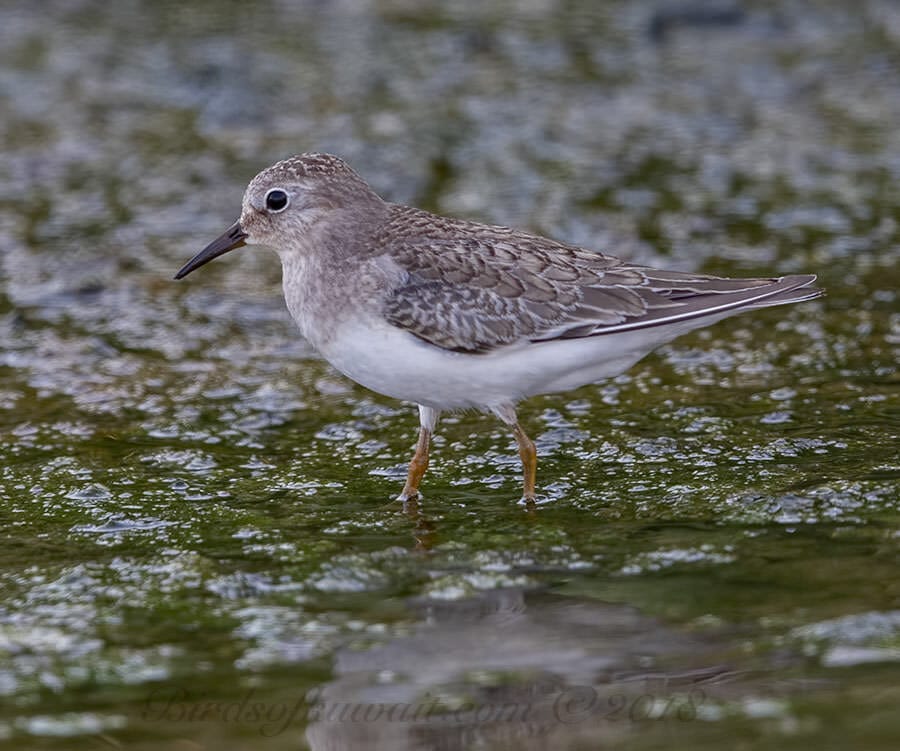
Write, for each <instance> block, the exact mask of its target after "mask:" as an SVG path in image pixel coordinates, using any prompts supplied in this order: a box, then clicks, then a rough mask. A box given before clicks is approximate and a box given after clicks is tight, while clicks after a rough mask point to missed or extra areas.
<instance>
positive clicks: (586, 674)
mask: <svg viewBox="0 0 900 751" xmlns="http://www.w3.org/2000/svg"><path fill="white" fill-rule="evenodd" d="M898 77H900V5H898V4H897V3H895V2H890V1H889V0H863V1H861V2H856V3H845V2H840V1H838V0H833V1H829V0H821V1H820V2H815V3H807V2H800V1H799V0H797V1H796V2H792V1H791V0H782V1H777V2H776V1H775V0H772V1H771V2H764V1H762V0H761V1H760V2H750V1H749V0H748V1H746V2H741V1H740V0H733V1H728V0H723V2H716V1H712V0H711V1H709V2H704V1H702V0H696V1H693V0H665V1H663V0H659V1H656V0H643V1H641V0H636V1H632V2H625V1H624V0H623V1H621V2H612V1H610V2H602V3H599V2H589V1H588V0H566V1H565V2H551V1H550V0H525V1H523V2H505V1H504V0H490V1H486V0H481V1H480V2H468V1H465V2H428V1H426V2H413V1H412V0H357V1H352V2H351V0H333V1H331V2H326V1H325V0H318V1H313V0H309V1H307V2H290V1H288V0H280V1H279V0H270V1H268V2H253V3H250V2H241V3H238V2H230V1H224V2H223V1H222V0H219V1H218V2H205V1H198V2H191V3H181V2H177V3H176V2H153V3H151V2H138V1H137V0H131V1H128V0H125V1H123V2H117V3H112V4H111V3H101V2H92V1H90V0H84V1H81V0H46V1H45V2H41V3H34V2H20V1H19V0H4V2H3V4H2V7H0V135H2V143H3V153H2V159H0V260H2V263H0V529H2V532H0V534H2V540H3V542H2V545H0V696H2V697H3V701H2V707H0V745H2V746H4V747H5V746H7V745H8V747H9V748H17V749H22V748H53V749H98V748H128V749H161V748H165V749H199V748H217V749H239V748H254V749H273V751H276V750H278V749H287V748H291V749H296V748H312V749H326V748H327V749H355V748H360V749H362V748H367V749H372V748H385V749H387V748H390V749H431V748H441V749H469V748H491V749H494V748H497V749H501V748H516V749H520V750H521V749H531V748H534V749H539V748H549V747H553V748H560V749H562V748H567V749H569V748H570V749H588V748H590V749H596V748H599V747H600V746H604V747H616V748H624V749H649V748H663V747H665V748H667V749H673V748H691V749H707V748H708V749H719V748H722V747H723V746H725V745H726V744H727V746H728V747H735V748H742V749H764V748H778V749H793V748H797V749H801V748H802V749H806V748H810V747H812V746H813V745H815V746H816V747H818V748H821V749H829V748H835V749H837V748H847V747H849V746H854V747H865V748H867V749H894V748H896V747H897V744H898V742H900V716H898V714H897V711H896V710H897V706H898V701H900V694H898V688H897V687H898V685H900V680H898V679H900V666H898V664H897V662H898V660H900V602H898V599H900V563H898V557H897V540H898V524H897V523H898V508H900V492H898V488H900V482H898V480H900V466H898V426H900V410H898V378H897V362H898V351H900V305H898V301H897V287H898V282H900V270H898V269H900V240H898V238H900V229H898V220H900V194H898V191H897V187H896V186H897V184H898V179H900V128H898V127H897V123H898V122H900V87H898V85H897V81H898ZM313 150H314V151H330V152H333V153H336V154H338V155H340V156H342V157H344V158H345V159H347V160H348V161H349V162H350V163H351V165H353V166H354V167H355V168H356V169H357V170H358V171H359V172H360V173H361V174H362V175H363V176H364V177H365V178H366V179H367V180H368V181H369V182H370V183H371V184H372V185H373V186H374V187H375V188H376V190H378V191H379V192H380V193H381V194H382V195H383V196H384V197H385V198H387V199H389V200H393V201H398V202H408V203H412V204H415V205H417V206H420V207H423V208H426V209H430V210H433V211H437V212H441V213H447V214H451V215H454V216H460V217H466V218H470V219H475V220H480V221H486V222H491V223H499V224H505V225H511V226H515V227H520V228H524V229H529V230H532V231H536V232H539V233H541V234H546V235H550V236H552V237H554V238H557V239H560V240H563V241H566V242H570V243H575V244H580V245H583V246H585V247H588V248H592V249H597V250H601V251H606V252H610V253H613V254H615V255H618V256H621V257H625V258H629V259H632V260H638V261H641V262H646V263H652V264H655V265H661V266H668V267H672V268H678V269H696V270H702V271H704V272H708V273H716V274H725V275H768V274H785V273H796V272H816V273H818V274H819V275H820V281H821V283H822V285H823V286H824V287H826V288H827V290H828V296H827V297H825V298H823V299H821V300H818V301H816V302H814V303H809V304H804V305H799V306H792V307H790V308H778V309H774V310H767V311H761V312H758V313H754V314H751V315H745V316H741V317H738V318H733V319H730V320H728V321H726V322H724V323H721V324H718V325H717V326H714V327H712V328H710V329H708V330H705V331H701V332H697V333H694V334H692V335H690V336H688V337H685V338H683V339H680V340H677V341H676V342H674V343H673V344H672V345H670V346H667V347H665V348H663V349H661V350H660V351H659V352H657V353H656V354H653V355H651V356H649V357H648V358H646V359H645V360H644V361H642V362H641V363H639V364H638V365H637V366H636V367H635V368H634V369H632V371H630V373H628V374H627V375H625V376H622V377H620V378H617V379H615V381H614V382H609V383H602V384H597V385H595V386H588V387H585V388H583V389H579V390H578V391H575V392H571V393H569V394H563V395H558V396H552V397H541V398H536V399H532V400H530V401H529V402H527V403H526V404H525V405H523V407H522V410H521V412H520V414H521V415H522V418H523V422H524V424H525V425H526V427H527V429H528V430H529V432H530V433H531V434H532V435H533V436H534V437H535V439H536V441H537V444H538V452H539V457H540V462H539V464H540V468H539V478H538V482H539V487H540V489H541V490H542V492H543V501H544V503H543V504H542V505H540V506H539V507H538V508H537V509H536V510H534V511H532V512H526V511H525V510H523V509H522V508H521V507H520V506H517V504H516V499H517V498H518V483H519V466H518V458H517V457H516V454H515V450H514V445H513V442H512V439H511V437H510V436H509V435H508V433H507V432H506V431H505V430H504V429H503V428H502V426H500V425H499V424H498V423H497V422H496V421H495V420H494V419H493V418H490V417H485V416H480V415H474V414H464V415H458V416H450V417H448V419H446V420H445V421H443V422H442V426H441V428H440V431H439V436H438V438H437V441H436V445H435V450H434V454H433V462H432V466H431V468H430V470H429V474H428V476H427V477H426V480H425V484H424V486H423V489H424V493H425V501H424V503H422V504H420V505H419V506H416V507H410V508H407V509H403V508H401V507H400V506H399V505H397V504H392V503H391V498H392V497H393V496H394V495H395V494H396V493H397V491H398V490H399V487H400V486H401V485H402V480H403V476H404V473H405V464H406V462H407V461H408V458H409V454H410V450H411V447H412V444H413V442H414V439H415V433H416V428H417V420H416V415H415V410H414V408H413V407H412V405H404V404H399V403H397V402H394V401H392V400H389V399H386V398H382V397H380V396H378V395H375V394H372V393H370V392H367V391H365V390H364V389H362V388H360V387H357V386H356V385H355V384H352V383H350V382H349V381H347V380H345V379H343V378H342V377H340V376H339V375H338V374H337V373H335V372H334V371H332V370H331V369H330V368H329V367H328V366H327V365H326V364H325V363H323V362H322V361H321V360H319V359H318V358H317V357H316V356H315V354H314V353H313V352H311V351H310V350H309V348H308V347H307V345H306V344H305V343H304V342H303V341H302V340H301V339H300V338H299V336H298V335H297V333H296V332H295V330H294V328H293V325H292V324H291V322H290V320H289V318H288V315H287V313H286V311H285V309H284V304H283V301H282V298H281V290H280V268H279V264H278V261H277V258H276V257H275V256H274V255H273V254H271V253H269V252H267V251H264V250H246V251H242V252H239V253H234V254H231V255H229V256H228V257H227V258H225V259H222V260H220V261H217V262H216V263H214V264H211V265H210V266H208V267H206V268H204V269H203V271H202V272H199V273H197V274H195V275H193V276H191V277H190V278H189V279H187V280H185V281H182V282H179V283H175V282H174V281H172V275H173V273H174V272H175V271H176V270H177V269H178V268H179V266H180V265H181V264H182V263H183V262H184V261H186V260H187V259H188V258H190V257H191V256H192V255H193V254H194V253H195V252H196V251H198V250H199V249H200V248H202V247H203V246H204V245H205V244H206V243H207V242H208V241H210V240H211V239H213V238H214V237H216V236H217V235H218V234H219V233H220V232H221V231H223V230H224V229H225V228H226V227H227V226H228V225H230V224H231V223H232V222H233V221H234V220H235V219H236V218H237V216H238V213H239V209H240V201H241V196H242V193H243V190H244V187H245V186H246V184H247V182H248V181H249V180H250V178H252V177H253V175H255V174H256V173H257V172H258V171H259V170H260V169H262V168H263V167H265V166H267V165H269V164H270V163H272V162H274V161H275V160H277V159H280V158H283V157H285V156H288V155H290V154H293V153H298V152H302V151H313ZM379 708H380V709H379ZM404 708H405V709H406V710H407V711H406V712H405V713H404V711H403V710H404ZM389 710H393V711H389Z"/></svg>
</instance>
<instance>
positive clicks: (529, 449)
mask: <svg viewBox="0 0 900 751" xmlns="http://www.w3.org/2000/svg"><path fill="white" fill-rule="evenodd" d="M513 435H514V436H515V437H516V443H517V444H518V445H519V458H520V459H521V460H522V477H523V482H522V500H523V501H526V502H529V503H533V502H534V479H535V476H536V475H537V451H536V450H535V448H534V441H532V440H531V439H530V438H529V437H528V436H527V435H525V431H524V430H522V426H521V425H519V423H516V424H515V425H513Z"/></svg>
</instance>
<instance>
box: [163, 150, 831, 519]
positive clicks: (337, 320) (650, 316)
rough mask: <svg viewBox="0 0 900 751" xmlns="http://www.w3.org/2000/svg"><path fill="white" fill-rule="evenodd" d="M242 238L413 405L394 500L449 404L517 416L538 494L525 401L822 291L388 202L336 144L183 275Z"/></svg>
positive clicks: (322, 345)
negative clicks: (659, 262) (415, 427)
mask: <svg viewBox="0 0 900 751" xmlns="http://www.w3.org/2000/svg"><path fill="white" fill-rule="evenodd" d="M245 245H262V246H267V247H269V248H270V249H272V250H274V251H275V252H276V253H277V254H278V256H279V257H280V259H281V265H282V283H283V289H284V299H285V303H286V305H287V309H288V311H289V312H290V314H291V317H292V318H293V320H294V322H295V323H296V324H297V326H298V328H299V330H300V333H301V334H302V335H303V336H304V337H305V338H306V339H307V340H308V341H309V342H310V343H311V344H312V346H313V347H314V348H315V349H316V350H318V352H319V353H320V354H321V355H322V356H323V357H324V358H325V360H327V361H328V362H329V363H330V364H331V365H332V366H333V367H334V368H336V369H337V370H338V371H340V372H341V373H343V374H344V375H345V376H347V377H348V378H350V379H352V380H353V381H356V382H357V383H359V384H361V385H362V386H364V387H366V388H368V389H370V390H372V391H375V392H377V393H379V394H383V395H386V396H388V397H393V398H396V399H400V400H403V401H407V402H414V403H415V404H416V405H418V410H419V434H418V440H417V442H416V446H415V452H414V454H413V458H412V460H411V461H410V463H409V467H408V471H407V478H406V482H405V484H404V486H403V489H402V491H401V492H400V494H399V496H397V499H398V500H400V501H404V502H406V501H410V500H415V499H417V498H418V497H419V494H420V490H419V488H420V484H421V481H422V478H423V476H424V474H425V470H426V468H427V467H428V460H429V448H430V443H431V438H432V436H433V434H434V431H435V428H436V426H437V423H438V419H439V416H440V414H441V413H442V412H445V411H457V410H467V409H473V408H474V409H477V410H480V411H483V412H491V413H493V414H494V415H496V416H497V417H498V418H499V419H500V420H501V421H502V422H503V423H504V424H505V425H506V426H508V428H509V429H510V430H511V431H512V434H513V436H514V438H515V441H516V444H517V447H518V453H519V457H520V459H521V464H522V501H523V502H524V503H526V504H530V503H534V502H535V501H536V498H537V496H536V490H535V478H536V470H537V453H536V450H535V445H534V442H533V441H532V440H531V439H530V438H529V436H528V435H527V433H526V432H525V430H524V429H523V428H522V426H521V425H520V423H519V420H518V417H517V413H516V406H517V404H518V403H519V402H520V401H521V400H523V399H525V398H527V397H530V396H534V395H537V394H549V393H556V392H564V391H568V390H570V389H574V388H577V387H580V386H583V385H586V384H590V383H595V382H598V381H602V380H604V379H607V378H611V377H614V376H617V375H620V374H621V373H623V372H625V371H626V370H628V369H629V368H631V367H632V366H633V365H634V364H635V363H636V362H637V361H638V360H640V359H641V358H642V357H644V356H645V355H646V354H647V353H649V352H651V351H652V350H653V349H655V348H656V347H658V346H660V345H662V344H664V343H666V342H669V341H671V340H672V339H674V338H676V337H678V336H681V335H682V334H684V333H686V332H688V331H691V330H692V329H696V328H699V327H702V326H707V325H710V324H712V323H715V322H717V321H720V320H722V319H723V318H727V317H728V316H731V315H734V314H736V313H740V312H743V311H747V310H756V309H759V308H764V307H768V306H772V305H782V304H786V303H795V302H803V301H806V300H812V299H814V298H816V297H818V296H819V295H821V294H822V293H823V290H821V289H820V288H817V287H815V286H813V283H814V282H815V280H816V276H815V275H814V274H792V275H789V276H780V277H768V278H724V277H717V276H709V275H706V274H700V273H692V272H684V271H667V270H663V269H657V268H651V267H649V266H645V265H641V264H639V263H632V262H629V261H627V260H622V259H619V258H616V257H614V256H612V255H607V254H605V253H601V252H597V251H594V250H588V249H586V248H582V247H578V246H575V245H570V244H566V243H564V242H558V241H556V240H552V239H549V238H546V237H541V236H539V235H536V234H532V233H529V232H525V231H520V230H517V229H512V228H509V227H503V226H493V225H487V224H480V223H477V222H472V221H467V220H464V219H456V218H450V217H446V216H441V215H437V214H434V213H431V212H428V211H425V210H423V209H418V208H414V207H411V206H406V205H402V204H397V203H392V202H389V201H386V200H384V199H383V198H382V197H381V196H379V195H378V194H377V193H376V192H375V191H374V190H373V189H372V188H371V187H370V186H369V184H368V183H367V182H366V181H365V180H364V179H363V178H362V177H361V176H360V175H359V174H358V173H357V172H356V171H354V170H353V169H352V168H351V167H350V166H349V165H348V164H347V163H346V162H345V161H344V160H342V159H341V158H339V157H337V156H334V155H332V154H325V153H303V154H298V155H295V156H291V157H289V158H287V159H284V160H282V161H279V162H277V163H276V164H273V165H272V166H270V167H267V168H266V169H264V170H262V171H261V172H260V173H259V174H258V175H256V177H254V178H253V179H252V180H251V181H250V183H249V185H248V186H247V189H246V191H245V193H244V197H243V202H242V206H241V213H240V218H239V219H238V221H236V222H235V223H234V224H233V225H231V227H229V228H228V229H227V230H226V231H225V232H224V233H223V234H222V235H221V236H219V237H218V238H217V239H215V240H213V241H212V242H211V243H210V244H209V245H207V246H206V247H205V248H204V249H203V250H201V251H200V252H199V253H197V254H196V255H195V256H194V257H193V258H191V259H190V260H189V261H188V262H187V263H186V264H185V265H184V266H183V267H182V268H181V269H180V270H179V271H178V273H177V274H176V275H175V279H182V278H184V277H185V276H187V275H188V274H190V273H191V272H193V271H195V270H196V269H198V268H200V267H201V266H203V265H204V264H206V263H208V262H209V261H211V260H213V259H214V258H217V257H219V256H221V255H223V254H225V253H229V252H231V251H233V250H235V249H237V248H240V247H242V246H245Z"/></svg>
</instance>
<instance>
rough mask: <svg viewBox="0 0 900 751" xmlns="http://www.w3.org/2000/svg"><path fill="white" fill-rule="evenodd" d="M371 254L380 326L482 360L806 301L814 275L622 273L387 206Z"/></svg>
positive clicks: (508, 233)
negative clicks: (505, 350)
mask: <svg viewBox="0 0 900 751" xmlns="http://www.w3.org/2000/svg"><path fill="white" fill-rule="evenodd" d="M373 244H374V247H373V251H374V252H375V253H382V254H384V255H387V256H389V258H390V260H391V261H392V262H393V263H394V264H396V265H397V266H399V268H400V270H401V274H400V281H399V282H398V284H397V285H396V286H395V287H394V289H393V290H392V292H391V294H390V296H389V298H388V300H387V302H386V304H385V309H384V315H385V317H386V318H387V320H388V321H389V322H390V323H391V324H393V325H395V326H399V327H401V328H403V329H406V330H408V331H410V332H411V333H412V334H414V335H416V336H418V337H419V338H421V339H424V340H425V341H427V342H430V343H431V344H434V345H436V346H438V347H442V348H444V349H450V350H456V351H462V352H489V351H491V350H494V349H497V348H499V347H505V346H510V345H515V344H518V343H524V342H528V341H548V340H552V339H571V338H576V337H586V336H599V335H603V334H607V333H613V332H617V331H624V330H630V329H636V328H645V327H648V326H661V325H665V324H667V323H675V322H678V321H683V320H686V319H688V318H695V317H700V316H704V315H714V314H718V313H722V312H724V311H728V310H735V309H737V308H742V307H762V306H765V305H770V304H778V303H780V302H793V301H795V300H800V299H810V298H812V297H815V296H817V295H818V294H820V292H819V290H816V289H815V288H811V287H810V286H809V285H811V284H812V282H813V281H815V277H814V276H811V275H809V276H791V277H783V278H780V279H771V278H769V279H727V278H720V277H713V276H706V275H703V274H695V273H683V272H679V271H662V270H658V269H652V268H648V267H643V266H637V265H632V264H628V263H626V262H624V261H622V260H620V259H618V258H614V257H613V256H608V255H603V254H601V253H595V252H592V251H589V250H585V249H583V248H578V247H575V246H571V245H565V244H563V243H557V242H554V241H553V240H549V239H546V238H543V237H538V236H536V235H531V234H528V233H524V232H516V231H514V230H511V229H509V228H506V227H492V226H487V225H481V224H474V223H472V222H465V221H461V220H456V219H449V218H446V217H440V216H436V215H433V214H428V213H427V212H424V211H421V210H419V209H413V208H410V207H405V206H394V207H393V208H392V213H391V217H390V219H389V220H388V222H387V223H386V224H385V225H383V226H382V227H381V229H380V231H379V232H378V233H376V235H375V237H374V238H373Z"/></svg>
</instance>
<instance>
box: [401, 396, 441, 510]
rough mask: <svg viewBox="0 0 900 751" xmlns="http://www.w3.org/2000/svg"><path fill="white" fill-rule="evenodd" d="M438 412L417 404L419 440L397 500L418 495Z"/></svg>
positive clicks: (426, 465)
mask: <svg viewBox="0 0 900 751" xmlns="http://www.w3.org/2000/svg"><path fill="white" fill-rule="evenodd" d="M437 419H438V412H437V411H436V410H434V409H431V407H423V406H422V405H421V404H420V405H419V425H420V427H419V440H418V441H417V442H416V453H415V454H413V458H412V461H411V462H410V463H409V472H407V474H406V484H405V485H404V486H403V490H402V492H401V493H400V495H398V496H397V500H398V501H409V500H411V499H413V498H417V497H418V495H419V483H420V482H422V477H423V476H424V475H425V470H426V469H428V446H429V444H430V443H431V434H432V433H433V432H434V426H435V425H437Z"/></svg>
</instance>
